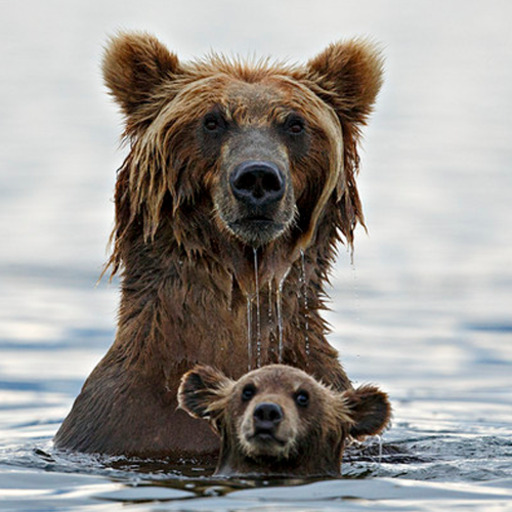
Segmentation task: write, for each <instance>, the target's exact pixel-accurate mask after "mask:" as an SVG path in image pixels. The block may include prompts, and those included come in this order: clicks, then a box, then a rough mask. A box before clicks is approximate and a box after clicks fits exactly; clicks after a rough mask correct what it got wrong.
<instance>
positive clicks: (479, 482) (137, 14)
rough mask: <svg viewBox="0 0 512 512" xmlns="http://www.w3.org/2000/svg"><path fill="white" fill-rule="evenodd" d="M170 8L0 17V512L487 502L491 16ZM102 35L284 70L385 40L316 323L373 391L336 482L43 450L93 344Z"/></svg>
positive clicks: (431, 5) (494, 428) (498, 86)
mask: <svg viewBox="0 0 512 512" xmlns="http://www.w3.org/2000/svg"><path fill="white" fill-rule="evenodd" d="M100 7H101V8H100ZM179 7H180V8H179V9H177V7H176V5H175V3H173V4H172V5H171V4H170V3H161V2H157V1H156V0H149V2H146V3H144V7H141V5H139V4H137V3H135V2H134V3H127V2H120V1H118V0H109V1H107V2H102V3H101V6H100V4H99V3H98V2H85V3H81V4H76V3H73V4H71V3H69V4H66V3H63V2H58V1H57V0H48V1H47V2H34V1H30V2H18V3H15V2H11V3H7V4H5V3H4V4H2V16H0V43H1V48H2V50H1V52H0V64H1V66H2V70H3V73H2V80H0V116H1V118H2V121H3V122H2V123H1V124H0V138H1V140H2V144H1V145H0V169H1V173H0V199H1V200H0V233H1V236H2V249H1V252H0V301H1V302H0V509H5V510H58V509H62V510H69V509H71V508H73V509H81V508H83V509H84V510H89V509H92V508H94V509H95V510H101V509H105V510H109V511H110V510H115V509H116V508H119V509H121V508H122V509H123V510H124V509H126V507H127V506H129V508H130V510H138V509H141V510H150V509H151V510H160V509H162V508H165V509H166V510H183V509H186V510H208V511H212V510H219V511H220V510H222V511H225V510H294V511H296V510H322V511H328V510H338V509H339V507H340V506H343V509H346V510H367V509H368V508H372V509H375V510H436V511H437V510H446V509H448V508H453V507H458V508H460V509H461V510H482V511H486V512H487V511H488V510H507V507H510V506H511V503H510V496H511V494H512V492H511V491H512V489H511V488H512V441H511V439H512V417H511V413H510V411H511V406H512V386H511V378H510V375H511V373H512V372H511V363H512V320H511V316H510V303H511V291H512V265H511V262H512V240H511V237H510V222H511V221H512V205H511V203H510V193H511V186H512V173H511V172H510V163H511V162H512V149H511V147H510V135H511V133H512V130H511V123H512V121H511V120H512V102H511V101H510V90H512V66H511V60H512V59H511V53H512V44H511V43H512V40H511V39H512V33H511V32H510V30H509V21H508V20H510V18H511V15H512V12H511V11H512V7H511V6H510V4H509V3H507V2H505V1H499V0H490V2H486V3H477V2H466V1H462V0H453V1H452V2H449V3H447V2H442V1H440V0H429V1H428V2H427V1H422V0H419V1H417V2H407V3H406V2H400V1H399V0H395V1H392V2H391V3H389V2H388V3H382V2H378V1H371V0H365V1H363V2H359V3H357V4H356V3H351V4H350V9H348V6H347V5H345V4H344V3H342V2H336V1H334V0H321V1H320V3H318V7H317V4H315V9H312V8H311V4H310V3H309V2H306V1H305V0H297V1H296V2H294V3H293V8H291V6H290V5H289V3H288V2H278V3H275V2H274V3H270V2H268V3H267V2H266V1H263V2H258V3H255V2H254V3H244V7H243V9H240V5H239V4H238V3H237V2H234V1H233V0H223V1H222V2H215V3H212V4H208V7H207V6H206V4H205V3H201V2H199V0H190V2H187V3H186V5H185V4H182V5H180V6H179ZM326 11H327V12H328V13H329V15H328V16H326V15H325V12H326ZM226 20H229V23H228V22H227V21H226ZM43 21H44V22H43ZM121 26H124V27H128V28H131V27H133V28H140V29H149V30H151V31H154V32H156V33H157V34H158V35H159V36H161V37H162V38H163V39H164V41H166V42H167V43H169V45H171V46H173V47H175V48H176V49H177V50H178V51H179V52H180V51H181V54H182V55H185V56H190V55H199V54H202V53H204V52H205V51H208V49H209V48H210V47H215V48H219V49H221V50H229V49H232V50H235V51H239V52H240V53H244V52H251V51H255V52H256V53H258V54H273V55H276V56H278V57H284V56H290V57H291V58H292V60H300V59H304V58H307V57H310V56H312V55H313V54H314V53H315V52H317V51H319V50H320V49H321V48H322V47H323V46H324V45H325V44H326V43H327V42H329V41H331V40H333V39H336V38H339V37H340V36H344V35H354V34H370V35H372V36H373V37H375V38H376V39H377V40H380V41H382V42H383V43H384V46H385V48H384V53H385V54H386V56H387V65H386V69H387V77H386V83H385V87H384V90H383V92H382V94H381V97H380V99H379V101H378V107H377V112H376V114H375V116H374V117H373V119H372V122H371V124H370V127H369V129H368V130H367V131H366V132H365V133H366V140H365V145H364V147H365V151H364V152H363V155H362V158H363V161H362V166H361V167H362V173H361V177H360V180H359V183H360V187H361V194H362V197H363V199H364V204H365V212H366V218H367V223H368V226H369V230H370V236H366V235H365V233H364V232H362V231H360V232H359V233H358V236H357V237H356V251H355V264H354V269H355V270H353V269H352V268H351V265H350V256H349V254H347V253H345V252H344V251H343V250H341V251H340V261H339V264H338V266H337V267H336V269H335V272H334V274H333V278H332V282H333V289H332V293H331V296H332V299H333V300H332V312H330V313H329V314H328V319H329V321H330V323H331V325H332V329H333V332H332V335H331V341H332V343H333V344H334V345H335V346H336V348H338V349H339V351H340V354H341V357H342V361H343V364H344V366H345V368H346V370H347V372H348V374H349V375H350V376H351V377H352V378H353V379H354V381H355V382H356V383H357V384H359V383H362V382H374V383H377V384H379V386H381V387H382V388H383V389H385V390H387V391H388V392H389V393H390V396H391V400H392V403H393V406H394V419H393V424H392V427H391V429H390V430H388V431H387V432H386V433H385V434H384V435H383V439H382V441H383V445H382V453H381V452H380V445H379V442H378V440H367V442H365V443H364V444H363V445H361V446H352V447H350V448H349V449H348V450H347V452H346V454H345V457H344V463H343V477H342V478H340V479H334V480H332V479H331V480H320V481H307V482H305V481H301V482H298V481H294V482H290V481H287V482H276V481H264V480H263V481H248V480H240V479H239V480H219V479H212V478H211V476H210V474H211V469H212V468H200V467H196V466H193V465H192V466H190V465H188V466H187V465H185V466H176V467H171V466H169V465H168V464H166V463H156V462H152V463H148V462H147V461H132V460H130V461H129V460H124V459H117V460H113V459H101V458H98V457H89V456H83V455H76V454H75V455H70V454H68V455H65V454H62V453H58V452H55V451H54V450H53V448H52V445H51V438H52V436H53V434H54V433H55V431H56V430H57V428H58V426H59V425H60V423H61V421H62V419H63V418H64V417H65V415H66V414H67V412H68V410H69V408H70V406H71V403H72V401H73V399H74V397H75V396H76V395H77V393H78V392H79V390H80V387H81V385H82V383H83V381H84V379H85V378H86V377H87V375H88V374H89V372H90V371H91V369H92V368H93V367H94V365H95V364H96V362H97V361H98V360H99V359H100V358H101V357H102V355H103V354H104V353H105V351H106V350H107V348H108V346H109V345H110V343H111V340H112V338H113V335H114V325H115V311H116V304H117V284H116V283H115V282H114V283H112V284H110V285H109V284H108V283H106V282H102V283H100V284H99V285H98V286H97V287H96V286H95V285H96V280H97V278H98V276H99V274H100V273H101V267H102V265H103V262H104V260H105V253H104V247H105V243H106V240H107V238H108V234H109V231H110V228H111V225H112V220H113V211H112V203H111V202H110V200H109V199H110V198H111V196H112V190H113V185H114V179H115V169H116V168H118V167H119V165H120V163H121V161H122V158H123V156H124V154H125V153H124V152H123V150H119V149H118V148H117V137H118V132H119V124H120V121H119V117H118V116H117V114H115V110H114V108H111V107H109V103H108V99H107V97H106V95H105V94H104V91H103V89H102V85H101V81H100V76H99V72H98V63H99V59H100V53H101V45H102V44H103V42H104V40H105V37H106V34H108V33H112V32H114V31H115V30H116V29H117V28H118V27H121ZM306 26H307V27H308V30H304V29H303V27H306ZM219 27H221V28H222V30H220V29H219ZM237 27H243V29H242V30H239V29H238V28H237ZM284 34H286V36H284ZM275 293H276V294H278V293H279V290H275ZM277 306H279V301H277ZM260 314H265V313H264V312H260ZM279 314H280V311H279V309H278V310H277V311H276V315H277V316H278V317H279ZM278 324H279V322H278ZM254 339H255V340H256V341H257V332H256V331H255V332H254ZM254 348H256V345H255V347H254ZM255 352H256V351H255ZM256 356H257V354H256Z"/></svg>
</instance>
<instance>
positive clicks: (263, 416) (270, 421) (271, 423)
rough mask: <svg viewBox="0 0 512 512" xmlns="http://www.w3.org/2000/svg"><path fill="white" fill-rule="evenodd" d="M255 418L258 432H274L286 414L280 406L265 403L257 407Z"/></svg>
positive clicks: (255, 426) (254, 413)
mask: <svg viewBox="0 0 512 512" xmlns="http://www.w3.org/2000/svg"><path fill="white" fill-rule="evenodd" d="M253 417H254V428H255V429H256V430H259V431H261V430H272V429H274V428H275V427H277V425H279V423H281V421H282V419H283V417H284V414H283V409H281V407H280V406H279V405H277V404H274V403H271V402H263V403H261V404H258V405H257V406H256V407H255V409H254V412H253Z"/></svg>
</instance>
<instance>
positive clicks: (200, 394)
mask: <svg viewBox="0 0 512 512" xmlns="http://www.w3.org/2000/svg"><path fill="white" fill-rule="evenodd" d="M233 383H234V382H233V381H232V380H231V379H229V378H228V377H226V376H225V375H224V374H223V373H222V372H220V371H219V370H216V369H215V368H212V367H211V366H205V365H197V366H195V367H194V368H193V369H192V370H190V371H189V372H187V373H185V375H183V377H182V378H181V384H180V387H179V389H178V405H179V407H180V408H181V409H183V410H184V411H186V412H188V413H189V414H190V415H191V416H194V417H195V418H203V419H213V416H215V413H216V412H218V410H219V408H220V407H221V404H222V399H223V398H226V397H228V396H229V392H230V390H231V387H232V385H233ZM216 406H217V407H216Z"/></svg>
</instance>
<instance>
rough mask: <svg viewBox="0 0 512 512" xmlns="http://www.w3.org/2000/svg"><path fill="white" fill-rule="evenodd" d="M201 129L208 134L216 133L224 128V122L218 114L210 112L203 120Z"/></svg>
mask: <svg viewBox="0 0 512 512" xmlns="http://www.w3.org/2000/svg"><path fill="white" fill-rule="evenodd" d="M203 127H204V129H205V130H206V131H207V132H209V133H217V132H219V131H221V130H223V129H224V128H225V127H226V121H225V120H224V118H223V117H222V116H221V114H220V113H219V112H210V113H209V114H206V116H205V117H204V119H203Z"/></svg>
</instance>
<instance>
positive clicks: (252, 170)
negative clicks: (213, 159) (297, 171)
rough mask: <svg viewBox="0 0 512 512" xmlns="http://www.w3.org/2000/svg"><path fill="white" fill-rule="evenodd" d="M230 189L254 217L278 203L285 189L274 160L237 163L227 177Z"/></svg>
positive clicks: (283, 178) (284, 181)
mask: <svg viewBox="0 0 512 512" xmlns="http://www.w3.org/2000/svg"><path fill="white" fill-rule="evenodd" d="M229 184H230V186H231V191H232V192H233V195H234V196H235V198H236V199H237V200H238V201H241V202H242V203H244V204H245V205H246V207H247V208H248V209H249V212H250V214H251V215H254V216H255V217H261V216H262V215H263V216H264V213H265V209H266V208H268V207H270V206H272V205H274V204H276V203H278V202H279V201H280V200H281V199H282V198H283V196H284V192H285V190H286V179H285V176H284V174H283V172H282V171H281V170H280V169H279V167H278V166H277V165H276V164H275V163H274V162H269V161H260V160H248V161H245V162H242V163H241V164H239V165H237V166H236V167H235V169H234V170H233V172H232V173H231V176H230V178H229Z"/></svg>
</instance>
